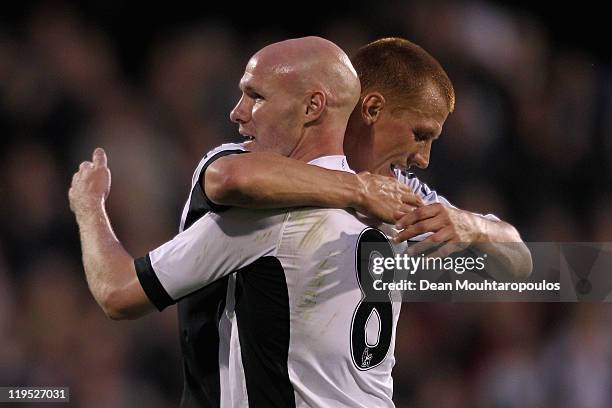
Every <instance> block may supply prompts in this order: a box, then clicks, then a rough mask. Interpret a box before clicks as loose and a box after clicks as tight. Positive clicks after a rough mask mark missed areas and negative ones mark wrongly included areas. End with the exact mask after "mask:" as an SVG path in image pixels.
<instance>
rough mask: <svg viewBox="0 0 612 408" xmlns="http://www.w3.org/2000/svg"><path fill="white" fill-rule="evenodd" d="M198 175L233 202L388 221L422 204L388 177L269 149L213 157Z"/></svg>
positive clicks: (208, 189)
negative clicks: (341, 211) (342, 211)
mask: <svg viewBox="0 0 612 408" xmlns="http://www.w3.org/2000/svg"><path fill="white" fill-rule="evenodd" d="M202 178H203V180H201V182H202V181H203V183H202V184H203V190H204V191H205V193H206V195H207V197H208V198H209V199H210V200H211V201H213V202H214V203H216V204H223V205H231V206H236V207H245V208H285V207H299V206H316V207H326V208H354V209H355V210H357V211H359V212H361V213H363V214H366V215H370V216H373V217H376V218H378V219H380V220H382V221H385V222H394V218H393V215H394V213H395V212H396V211H398V210H404V211H405V210H406V209H407V207H406V206H409V208H413V207H417V206H420V205H423V203H422V201H421V199H420V198H419V197H417V196H416V195H415V194H414V193H413V192H412V190H411V189H410V188H409V187H408V186H406V185H404V184H402V183H399V182H398V181H397V180H395V179H393V178H391V177H384V176H379V175H374V174H370V173H360V174H357V175H356V174H352V173H348V172H343V171H334V170H327V169H323V168H321V167H317V166H311V165H308V164H306V163H303V162H300V161H297V160H293V159H289V158H286V157H283V156H280V155H278V154H274V153H265V152H258V153H249V154H241V155H231V156H225V157H222V158H219V159H217V160H216V161H215V162H213V163H212V164H211V165H210V166H209V167H208V168H207V169H206V172H205V174H204V176H203V177H202Z"/></svg>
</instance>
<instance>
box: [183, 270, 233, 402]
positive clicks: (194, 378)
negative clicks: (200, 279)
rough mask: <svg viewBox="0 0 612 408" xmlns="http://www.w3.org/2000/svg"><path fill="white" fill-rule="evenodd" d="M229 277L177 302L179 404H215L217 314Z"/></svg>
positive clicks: (218, 399)
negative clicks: (180, 359)
mask: <svg viewBox="0 0 612 408" xmlns="http://www.w3.org/2000/svg"><path fill="white" fill-rule="evenodd" d="M227 283H228V277H227V276H226V277H225V278H222V279H221V280H218V281H216V282H214V283H212V284H210V285H208V286H205V287H203V288H202V289H200V290H198V291H197V292H194V293H192V294H190V295H189V296H187V297H184V298H183V299H181V300H180V301H179V302H178V316H179V331H180V337H181V339H180V340H181V351H182V355H183V374H184V380H185V383H184V387H183V397H182V401H181V407H183V408H186V407H189V408H191V407H194V408H195V407H218V406H220V404H221V384H220V379H219V318H220V316H221V313H222V312H223V309H224V308H225V294H226V292H227Z"/></svg>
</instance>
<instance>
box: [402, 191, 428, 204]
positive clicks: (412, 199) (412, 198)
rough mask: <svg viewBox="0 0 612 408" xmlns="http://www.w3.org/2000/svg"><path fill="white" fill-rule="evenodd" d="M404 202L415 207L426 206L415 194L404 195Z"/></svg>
mask: <svg viewBox="0 0 612 408" xmlns="http://www.w3.org/2000/svg"><path fill="white" fill-rule="evenodd" d="M402 202H403V203H404V204H408V205H411V206H413V207H422V206H424V205H425V204H424V203H423V200H421V197H419V196H417V195H416V194H414V193H413V192H409V193H406V194H404V195H402Z"/></svg>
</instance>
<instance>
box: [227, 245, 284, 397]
mask: <svg viewBox="0 0 612 408" xmlns="http://www.w3.org/2000/svg"><path fill="white" fill-rule="evenodd" d="M235 297H236V307H235V310H236V319H237V324H238V334H239V336H238V337H239V340H240V349H241V356H242V365H243V368H244V376H245V380H246V386H247V393H248V399H249V407H250V408H260V407H262V408H270V407H282V408H286V407H295V396H294V390H293V386H292V384H291V381H290V380H289V370H288V367H287V360H288V357H289V292H288V290H287V282H286V280H285V271H284V269H283V267H282V265H281V263H280V261H279V260H278V259H277V258H275V257H263V258H260V259H259V260H257V261H255V262H254V263H252V264H251V265H249V266H247V267H245V268H242V269H241V270H239V271H238V272H237V275H236V293H235Z"/></svg>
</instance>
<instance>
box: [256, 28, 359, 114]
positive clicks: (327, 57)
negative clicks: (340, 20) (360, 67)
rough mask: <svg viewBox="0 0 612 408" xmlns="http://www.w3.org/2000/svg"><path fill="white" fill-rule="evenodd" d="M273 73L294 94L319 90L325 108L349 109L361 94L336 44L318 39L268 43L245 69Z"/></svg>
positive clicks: (349, 63) (297, 39) (346, 60)
mask: <svg viewBox="0 0 612 408" xmlns="http://www.w3.org/2000/svg"><path fill="white" fill-rule="evenodd" d="M254 65H257V67H258V68H259V69H262V70H265V71H266V72H267V73H269V74H273V75H274V76H275V77H276V78H277V80H279V81H282V82H285V83H286V85H287V86H290V87H292V88H293V89H294V90H295V91H296V92H300V93H302V92H312V91H322V92H323V93H324V94H325V97H326V100H327V108H330V109H337V110H339V111H341V112H343V113H348V114H350V112H351V111H352V110H353V108H354V107H355V105H356V104H357V101H358V100H359V95H360V92H361V86H360V83H359V78H358V77H357V73H356V71H355V69H354V68H353V65H352V64H351V61H350V59H349V57H348V56H347V55H346V53H345V52H344V51H342V49H341V48H340V47H338V46H337V45H336V44H334V43H333V42H331V41H328V40H326V39H323V38H320V37H303V38H295V39H290V40H286V41H281V42H277V43H274V44H270V45H268V46H266V47H264V48H262V49H261V50H260V51H258V52H257V53H256V54H255V55H253V57H252V58H251V60H250V61H249V65H248V66H247V69H248V68H249V66H254Z"/></svg>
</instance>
